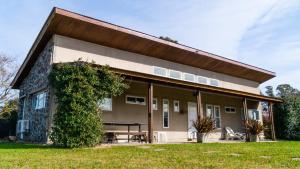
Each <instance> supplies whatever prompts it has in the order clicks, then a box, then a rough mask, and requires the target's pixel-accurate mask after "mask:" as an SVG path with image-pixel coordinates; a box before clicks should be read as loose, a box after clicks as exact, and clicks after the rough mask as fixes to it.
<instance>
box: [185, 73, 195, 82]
mask: <svg viewBox="0 0 300 169" xmlns="http://www.w3.org/2000/svg"><path fill="white" fill-rule="evenodd" d="M184 80H186V81H189V82H194V81H195V75H193V74H190V73H184Z"/></svg>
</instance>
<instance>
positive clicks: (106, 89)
mask: <svg viewBox="0 0 300 169" xmlns="http://www.w3.org/2000/svg"><path fill="white" fill-rule="evenodd" d="M50 82H51V85H52V86H53V88H54V90H55V95H56V102H57V109H56V113H55V114H54V126H53V128H52V133H51V135H50V138H51V140H52V141H53V143H54V144H55V145H59V146H64V147H71V148H72V147H82V146H94V145H96V144H98V143H100V141H101V139H102V135H103V125H102V117H101V110H100V109H99V105H98V103H99V102H101V101H102V100H103V99H104V98H105V97H108V96H110V95H111V96H117V95H120V94H122V92H123V90H124V89H126V88H128V86H127V85H126V84H125V83H124V78H122V77H120V76H118V75H116V74H114V73H113V72H112V71H110V70H109V68H108V66H104V67H101V68H96V67H93V66H92V65H91V64H88V63H86V62H82V61H80V60H79V61H77V62H74V63H59V64H56V65H54V66H53V69H52V72H51V73H50Z"/></svg>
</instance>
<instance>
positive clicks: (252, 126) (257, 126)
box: [246, 120, 264, 135]
mask: <svg viewBox="0 0 300 169" xmlns="http://www.w3.org/2000/svg"><path fill="white" fill-rule="evenodd" d="M246 128H247V131H248V132H247V133H249V134H251V135H258V134H259V133H261V132H262V131H263V130H264V126H263V124H262V123H261V122H259V121H257V120H247V121H246Z"/></svg>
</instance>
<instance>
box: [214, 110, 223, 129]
mask: <svg viewBox="0 0 300 169" xmlns="http://www.w3.org/2000/svg"><path fill="white" fill-rule="evenodd" d="M213 107H214V119H215V121H216V112H215V109H216V108H219V117H217V118H218V119H219V122H220V124H219V125H220V127H217V124H216V128H217V129H221V128H222V119H221V106H219V105H214V106H213Z"/></svg>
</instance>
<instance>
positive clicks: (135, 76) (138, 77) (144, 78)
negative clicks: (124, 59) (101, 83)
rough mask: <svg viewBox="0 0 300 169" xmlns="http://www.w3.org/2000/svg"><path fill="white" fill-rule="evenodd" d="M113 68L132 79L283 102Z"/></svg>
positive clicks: (271, 98)
mask: <svg viewBox="0 0 300 169" xmlns="http://www.w3.org/2000/svg"><path fill="white" fill-rule="evenodd" d="M111 69H112V70H113V71H114V72H116V73H118V74H120V75H123V76H125V77H126V78H127V79H132V80H141V81H146V82H150V81H151V82H153V83H157V84H166V85H169V86H176V87H181V88H186V89H194V90H200V91H203V92H209V93H217V94H223V95H231V96H237V97H241V98H247V99H253V100H258V101H266V102H272V103H281V102H282V100H281V99H279V98H274V97H268V96H263V95H259V94H254V93H248V92H243V91H238V90H232V89H226V88H221V87H215V86H210V85H205V84H198V83H192V82H187V81H182V80H176V79H171V78H167V77H160V76H155V75H150V74H145V73H138V72H133V71H127V70H121V69H115V68H111Z"/></svg>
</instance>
